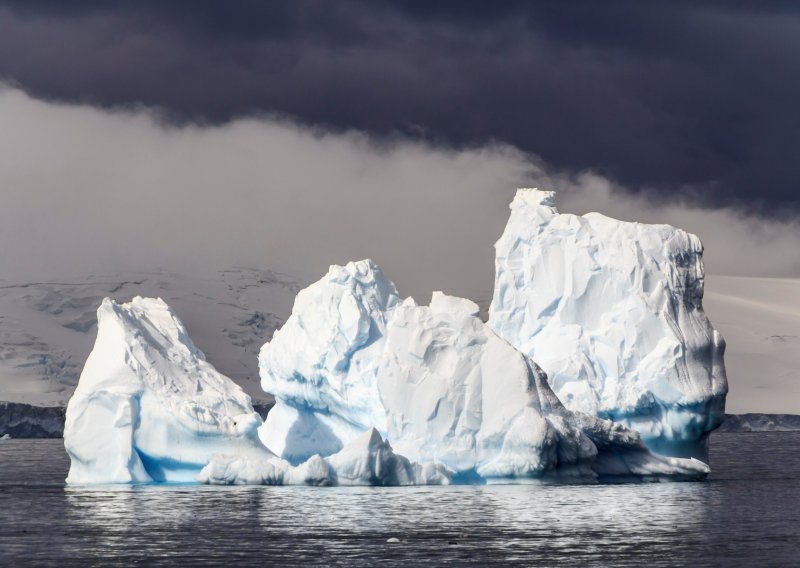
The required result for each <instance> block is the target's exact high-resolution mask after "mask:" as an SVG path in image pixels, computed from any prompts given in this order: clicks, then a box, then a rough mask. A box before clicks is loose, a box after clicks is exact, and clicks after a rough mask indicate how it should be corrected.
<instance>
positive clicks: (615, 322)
mask: <svg viewBox="0 0 800 568" xmlns="http://www.w3.org/2000/svg"><path fill="white" fill-rule="evenodd" d="M510 208H511V216H510V218H509V221H508V224H507V226H506V228H505V231H504V233H503V235H502V236H501V237H500V239H499V240H498V241H497V243H496V245H495V249H496V260H495V269H496V274H495V290H494V296H493V299H492V304H491V306H490V309H489V325H490V326H491V327H492V329H494V330H495V331H496V332H497V333H498V334H499V335H500V336H501V337H503V338H504V339H506V340H507V341H509V342H510V343H511V344H512V345H514V346H515V347H517V348H518V349H520V350H521V351H522V352H523V353H525V354H526V355H528V356H530V357H531V358H532V359H534V360H535V361H536V362H537V363H538V364H539V365H541V366H542V368H543V369H544V370H545V372H546V373H547V374H548V380H549V383H550V385H551V386H552V388H553V390H554V392H555V393H556V395H558V397H559V399H560V400H561V401H562V402H563V403H564V404H565V405H566V407H567V408H569V409H571V410H574V411H580V412H584V413H588V414H592V415H596V416H598V417H602V418H609V419H612V420H615V421H619V422H621V423H623V424H626V425H628V426H629V427H631V428H633V429H636V430H637V431H638V432H640V433H641V435H642V437H643V439H644V441H645V443H646V444H647V445H648V446H649V447H651V448H652V449H654V450H656V451H658V452H660V453H663V454H665V455H672V456H684V457H689V456H693V457H696V458H699V459H702V460H706V459H707V442H706V441H707V435H708V433H709V432H710V431H711V430H712V429H713V428H715V427H716V426H717V425H719V423H720V422H721V420H722V417H723V413H724V404H725V395H726V393H727V390H728V389H727V380H726V376H725V367H724V364H723V354H724V350H725V343H724V341H723V339H722V336H721V335H720V334H719V333H718V332H717V331H715V330H714V329H713V327H712V326H711V323H710V322H709V320H708V318H707V317H706V315H705V313H704V311H703V307H702V298H703V283H704V273H703V265H702V245H701V244H700V241H699V239H698V238H697V237H696V236H694V235H691V234H689V233H686V232H685V231H682V230H680V229H676V228H674V227H671V226H668V225H645V224H641V223H629V222H623V221H618V220H616V219H611V218H609V217H605V216H603V215H601V214H599V213H589V214H587V215H584V216H576V215H568V214H559V213H558V211H557V210H556V208H555V203H554V194H553V192H547V191H539V190H535V189H521V190H519V191H518V192H517V195H516V197H515V198H514V201H513V202H512V203H511V206H510Z"/></svg>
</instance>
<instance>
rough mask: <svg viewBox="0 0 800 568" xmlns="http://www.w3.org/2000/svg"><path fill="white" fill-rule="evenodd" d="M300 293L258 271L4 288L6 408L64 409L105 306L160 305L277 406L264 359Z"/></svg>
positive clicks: (214, 358)
mask: <svg viewBox="0 0 800 568" xmlns="http://www.w3.org/2000/svg"><path fill="white" fill-rule="evenodd" d="M299 288H300V286H299V284H298V283H296V282H295V281H294V280H293V279H292V278H290V277H289V276H286V275H284V274H279V273H276V272H272V271H269V270H256V269H250V268H236V269H232V270H224V271H220V272H217V273H215V274H212V275H211V276H210V277H206V278H201V277H195V276H186V275H179V274H169V273H134V274H124V275H120V276H116V277H113V276H112V277H88V278H85V279H82V280H80V281H78V280H61V281H41V282H11V281H7V280H0V401H9V402H22V403H30V404H34V405H40V406H42V405H44V406H48V405H49V406H64V405H65V404H66V402H67V400H68V399H69V397H70V395H71V394H72V390H73V389H74V388H75V385H76V384H77V382H78V377H79V376H80V372H81V369H82V368H83V363H84V361H85V360H86V357H87V356H88V355H89V352H90V351H91V349H92V345H93V344H94V339H95V334H96V331H97V326H96V315H95V313H96V310H97V307H98V306H99V305H100V302H101V301H102V299H103V298H104V297H106V296H109V297H111V298H113V299H115V300H119V301H129V300H130V299H131V298H132V297H134V296H154V297H161V298H163V299H164V301H166V302H167V303H168V304H169V305H170V306H171V307H172V308H173V309H174V310H175V312H176V313H177V314H178V316H179V317H180V318H181V320H182V321H183V322H184V324H185V325H186V327H187V329H188V330H189V335H190V336H191V338H192V340H193V341H194V343H195V344H196V345H197V346H198V347H199V348H200V349H202V350H203V351H204V352H205V354H206V357H207V358H208V360H209V361H210V362H211V363H212V364H213V365H214V366H215V367H216V368H217V369H218V370H219V371H220V372H221V373H223V374H225V375H227V376H229V377H230V378H231V379H233V380H234V381H236V382H237V383H239V384H240V385H241V386H242V388H244V389H245V391H246V392H248V393H249V394H250V395H251V396H252V397H253V399H254V400H255V401H257V402H266V403H269V402H271V397H270V396H268V395H266V394H265V393H264V392H263V391H262V390H261V388H260V386H259V377H258V360H257V357H258V351H259V349H260V348H261V345H263V344H264V342H266V341H268V340H269V339H270V338H271V337H272V333H273V331H274V330H275V329H276V328H277V327H280V325H281V324H282V323H283V321H284V319H285V318H286V317H287V316H288V314H289V312H290V311H291V307H292V303H293V302H294V297H295V295H296V294H297V291H298V290H299ZM0 412H2V411H1V410H0ZM12 435H13V434H12Z"/></svg>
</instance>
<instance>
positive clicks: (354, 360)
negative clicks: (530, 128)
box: [64, 190, 727, 485]
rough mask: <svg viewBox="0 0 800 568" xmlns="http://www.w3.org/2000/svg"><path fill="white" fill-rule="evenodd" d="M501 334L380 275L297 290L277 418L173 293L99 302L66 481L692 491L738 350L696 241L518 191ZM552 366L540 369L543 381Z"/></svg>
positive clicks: (273, 365)
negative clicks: (717, 327)
mask: <svg viewBox="0 0 800 568" xmlns="http://www.w3.org/2000/svg"><path fill="white" fill-rule="evenodd" d="M511 208H512V215H511V219H510V221H509V223H508V226H507V228H506V231H505V233H504V234H503V237H502V238H501V239H500V240H499V241H498V243H497V245H496V246H497V262H496V266H497V285H496V290H495V296H494V299H493V302H492V306H491V310H490V320H489V323H488V324H487V323H484V322H483V321H482V320H481V319H480V318H479V317H478V314H479V309H478V306H477V305H476V304H475V303H474V302H472V301H470V300H467V299H463V298H456V297H452V296H448V295H446V294H443V293H441V292H434V293H433V295H432V298H431V301H430V303H429V305H427V306H424V305H418V304H417V303H416V302H415V301H414V300H413V299H412V298H405V299H404V298H402V297H401V296H400V294H399V293H398V291H397V289H396V287H395V285H394V284H393V283H392V282H391V281H390V280H389V279H387V278H386V277H385V276H384V274H383V272H382V271H381V269H380V268H379V267H378V266H377V265H376V264H375V263H374V262H372V261H370V260H363V261H360V262H351V263H349V264H347V265H345V266H331V268H330V270H329V271H328V273H327V274H326V275H325V276H323V277H322V278H321V279H320V280H319V281H318V282H316V283H314V284H312V285H311V286H309V287H308V288H306V289H304V290H301V291H300V293H299V294H298V295H297V298H296V300H295V304H294V307H293V310H292V314H291V316H290V317H289V319H288V320H287V321H286V323H285V324H284V325H283V326H282V327H281V328H280V329H279V330H277V331H276V332H275V334H274V336H273V338H272V339H271V340H270V341H269V342H267V343H266V344H265V345H264V346H263V347H262V349H261V352H260V354H259V371H260V375H261V381H262V387H263V389H264V391H266V392H268V393H271V394H273V395H274V396H275V399H276V404H275V406H274V408H273V409H272V410H271V411H270V413H269V415H268V416H267V419H266V421H265V422H263V423H262V421H261V418H260V417H259V415H258V414H257V413H256V412H254V410H253V406H252V404H251V401H250V398H249V396H247V395H246V394H245V393H244V392H243V391H242V389H241V388H240V387H238V386H237V385H236V384H235V383H234V382H233V381H231V380H230V379H229V378H227V377H225V376H223V375H221V374H220V373H218V372H217V371H216V370H215V369H214V368H213V367H212V366H211V364H210V363H209V362H208V361H206V358H205V356H204V355H203V353H202V352H201V351H200V350H199V349H197V347H195V345H194V344H193V343H192V341H191V339H189V336H188V334H187V331H186V329H185V327H184V326H183V324H182V323H181V322H180V321H179V320H178V318H177V317H176V315H175V314H174V313H173V312H172V311H171V310H170V308H169V307H168V306H167V305H166V304H165V303H164V302H163V301H161V300H160V299H146V298H140V297H137V298H134V300H133V301H131V302H130V303H127V304H118V303H115V302H113V301H111V300H108V299H106V300H105V301H103V303H102V305H101V306H100V308H99V310H98V332H97V340H96V343H95V346H94V349H93V351H92V353H91V354H90V356H89V358H88V360H87V362H86V366H85V368H84V370H83V373H82V374H81V378H80V381H79V384H78V387H77V389H76V390H75V393H74V395H73V397H72V399H71V400H70V402H69V406H68V408H67V416H66V425H65V429H64V443H65V447H66V449H67V452H68V453H69V455H70V458H71V467H70V472H69V477H68V479H67V481H68V482H69V483H71V484H80V483H132V482H191V481H200V482H203V483H215V484H306V485H413V484H447V483H483V482H487V483H510V482H511V483H519V482H530V481H535V480H567V481H577V482H583V481H594V480H597V479H601V480H608V479H622V478H625V479H630V478H640V479H660V478H669V479H698V478H703V477H704V476H705V475H706V474H707V473H708V471H709V469H708V467H707V465H706V464H705V463H704V461H706V455H707V454H706V440H707V435H708V432H709V431H710V430H711V429H713V428H714V427H716V425H717V424H718V423H719V420H720V419H721V418H722V412H723V407H724V400H725V393H726V391H727V384H726V380H725V372H724V366H723V362H722V357H723V352H724V342H723V341H722V338H721V337H720V336H719V334H718V333H717V332H716V331H714V329H713V328H712V327H711V325H710V323H709V322H708V319H707V318H706V317H705V314H704V313H703V311H702V305H701V299H702V292H703V271H702V264H701V260H700V258H701V257H700V255H701V251H702V248H701V245H700V243H699V241H698V240H697V238H696V237H694V236H693V235H689V234H687V233H685V232H683V231H680V230H678V229H674V228H672V227H668V226H665V225H655V226H649V225H640V224H637V223H623V222H621V221H616V220H613V219H608V218H606V217H603V216H602V215H598V214H589V215H586V216H583V217H577V216H574V215H559V214H558V213H557V211H556V210H555V207H554V206H553V196H552V193H550V192H539V191H535V190H520V191H519V193H518V194H517V197H516V198H515V200H514V202H513V203H512V206H511ZM539 365H541V368H540V366H539Z"/></svg>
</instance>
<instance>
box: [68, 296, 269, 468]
mask: <svg viewBox="0 0 800 568" xmlns="http://www.w3.org/2000/svg"><path fill="white" fill-rule="evenodd" d="M97 320H98V332H97V340H96V341H95V345H94V349H93V350H92V352H91V354H90V355H89V358H88V359H87V361H86V365H85V367H84V369H83V372H82V373H81V377H80V381H79V383H78V386H77V388H76V389H75V392H74V394H73V396H72V398H71V399H70V401H69V405H68V406H67V415H66V423H65V426H64V445H65V447H66V450H67V453H68V454H69V456H70V458H71V467H70V470H69V475H68V477H67V482H68V483H70V484H85V483H127V482H148V481H168V482H186V481H194V480H195V477H196V476H197V474H198V473H199V472H200V470H201V469H202V468H203V467H204V466H205V465H206V464H207V463H208V462H209V461H210V460H211V458H212V457H213V456H214V455H216V454H218V453H221V452H227V453H231V452H234V453H236V454H239V455H243V456H266V457H268V456H269V452H268V451H267V450H265V449H264V448H263V446H262V445H261V444H260V442H259V441H258V436H257V428H258V427H259V426H260V425H261V418H260V416H259V415H258V414H257V413H256V412H254V410H253V407H252V404H251V400H250V397H249V396H248V395H246V394H245V393H244V392H243V391H242V389H241V388H240V387H239V386H237V385H236V384H235V383H234V382H233V381H231V380H230V379H228V378H227V377H225V376H223V375H221V374H220V373H218V372H217V371H216V370H215V369H214V367H213V366H211V364H209V363H208V362H207V361H206V359H205V355H204V354H203V353H202V351H200V350H199V349H197V347H195V345H194V343H192V341H191V339H190V338H189V336H188V334H187V331H186V328H185V327H184V326H183V324H182V323H181V322H180V320H178V318H177V317H176V316H175V314H174V313H173V312H172V310H171V309H170V308H169V307H168V306H167V304H166V303H164V302H163V301H162V300H161V299H149V298H141V297H136V298H134V299H133V300H132V301H131V302H130V303H127V304H118V303H116V302H114V301H112V300H109V299H105V300H104V301H103V303H102V304H101V306H100V308H99V309H98V311H97Z"/></svg>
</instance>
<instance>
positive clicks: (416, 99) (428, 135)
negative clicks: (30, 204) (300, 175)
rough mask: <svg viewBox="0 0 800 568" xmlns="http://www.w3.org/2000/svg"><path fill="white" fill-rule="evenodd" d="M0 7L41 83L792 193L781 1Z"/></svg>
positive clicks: (787, 27)
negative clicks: (503, 146)
mask: <svg viewBox="0 0 800 568" xmlns="http://www.w3.org/2000/svg"><path fill="white" fill-rule="evenodd" d="M0 6H2V7H0V76H1V77H3V78H5V79H6V80H10V81H12V82H15V83H17V84H19V85H20V86H21V87H23V88H24V89H25V90H27V91H28V92H30V93H32V94H34V95H36V96H40V97H45V98H51V99H59V100H68V101H78V102H88V103H91V104H97V105H104V106H113V105H131V104H132V105H137V104H144V105H147V106H158V107H160V108H162V109H163V110H164V113H165V116H167V117H169V118H171V119H174V120H178V121H197V120H199V121H203V122H211V123H214V122H221V121H226V120H228V119H230V118H233V117H236V116H241V115H247V114H252V113H257V112H269V113H284V114H288V115H291V116H294V117H297V118H298V119H300V120H301V121H303V122H306V123H314V124H322V125H326V126H330V127H333V128H356V129H360V130H364V131H367V132H372V133H381V134H385V133H396V132H401V133H404V134H407V135H408V134H410V135H413V136H417V137H421V138H424V139H427V140H431V141H435V142H446V143H448V144H455V145H481V144H484V143H486V142H487V141H489V140H499V141H502V142H504V143H509V144H512V145H514V146H516V147H518V148H520V149H522V150H523V151H526V152H535V153H537V154H538V155H540V156H542V158H543V159H544V160H545V161H546V162H548V163H550V164H552V165H553V166H554V167H556V168H561V169H569V170H581V169H587V168H591V169H592V170H594V171H596V172H600V173H602V174H604V175H606V176H610V177H611V178H614V179H617V180H618V181H620V182H621V183H623V184H624V185H625V186H626V187H629V188H641V187H651V188H656V189H657V190H659V191H660V192H661V195H666V194H672V193H674V192H680V193H683V194H689V193H691V194H692V196H693V198H694V199H699V200H700V201H705V202H706V203H713V204H717V205H719V204H723V205H724V204H731V203H740V204H741V203H744V204H746V205H748V206H750V207H762V206H763V208H764V211H766V212H769V213H771V214H774V215H781V214H786V213H787V211H788V212H789V213H790V214H792V213H796V211H797V207H798V206H800V160H797V159H796V158H795V154H796V153H797V149H798V148H799V147H800V112H798V111H797V108H796V107H797V101H798V100H800V64H799V63H798V61H800V7H798V4H796V3H766V2H762V3H737V2H705V3H698V2H662V3H658V2H603V3H598V2H452V3H451V2H396V3H385V2H297V1H295V2H285V3H280V2H236V3H222V2H196V1H192V2H133V1H130V2H89V1H78V2H38V1H27V2H19V3H16V2H12V3H3V2H0ZM688 188H691V190H690V189H688Z"/></svg>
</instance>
